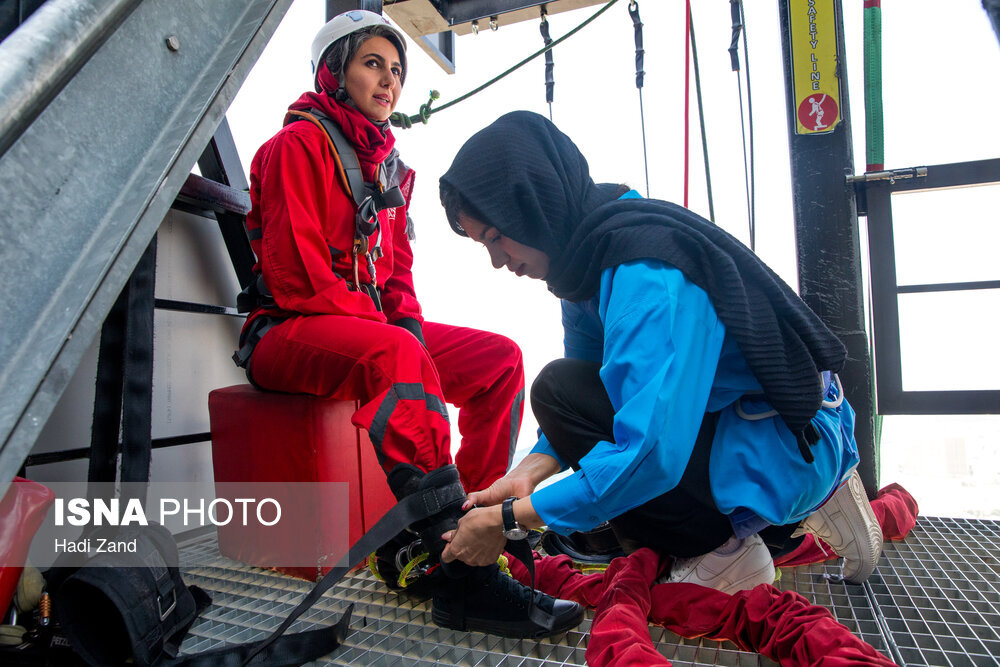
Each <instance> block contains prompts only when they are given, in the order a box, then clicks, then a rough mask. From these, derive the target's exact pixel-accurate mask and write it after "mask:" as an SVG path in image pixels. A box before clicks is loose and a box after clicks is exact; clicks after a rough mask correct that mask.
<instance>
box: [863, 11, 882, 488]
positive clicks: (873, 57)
mask: <svg viewBox="0 0 1000 667" xmlns="http://www.w3.org/2000/svg"><path fill="white" fill-rule="evenodd" d="M864 6H865V9H864V12H865V13H864V33H865V144H866V150H865V157H866V162H867V166H866V171H882V170H883V169H884V168H885V135H884V132H883V130H884V127H883V109H882V2H881V0H865V5H864ZM870 330H871V318H870V317H869V331H870ZM870 345H871V343H869V346H870ZM869 359H871V360H872V362H871V363H872V365H873V366H874V363H875V362H874V359H875V354H874V351H873V350H872V349H869ZM871 378H872V395H873V396H875V395H877V391H876V387H875V369H874V367H873V368H872V372H871ZM872 417H873V424H872V427H873V430H874V432H873V439H874V441H875V452H876V456H875V465H876V466H878V454H877V452H878V450H879V443H880V442H881V441H882V415H880V414H878V413H875V414H874V415H872ZM875 475H876V479H878V475H879V470H878V469H877V468H876V471H875Z"/></svg>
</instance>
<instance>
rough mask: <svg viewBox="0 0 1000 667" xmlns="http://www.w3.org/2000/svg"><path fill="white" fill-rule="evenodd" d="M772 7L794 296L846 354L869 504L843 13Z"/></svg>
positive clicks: (868, 385)
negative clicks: (780, 64) (781, 74)
mask: <svg viewBox="0 0 1000 667" xmlns="http://www.w3.org/2000/svg"><path fill="white" fill-rule="evenodd" d="M778 8H779V14H780V21H781V35H782V54H783V61H784V65H785V98H786V105H787V111H788V132H789V149H790V153H791V170H792V199H793V209H794V215H795V237H796V238H795V242H796V254H797V257H798V266H799V293H800V295H801V296H802V299H803V300H804V301H805V302H806V303H807V304H808V305H809V307H810V308H812V309H813V310H814V311H815V312H816V313H817V314H818V315H819V316H820V318H822V320H823V321H824V322H825V323H826V324H827V326H829V327H830V328H831V329H832V330H833V331H834V333H836V334H837V335H838V336H840V339H841V340H842V341H843V342H844V344H845V345H846V346H847V351H848V360H847V365H846V367H845V368H844V370H843V372H842V373H841V381H842V382H843V385H844V393H845V395H846V396H847V398H848V400H849V401H850V403H851V405H852V406H853V407H854V410H855V412H856V413H857V420H856V422H855V437H856V438H857V441H858V449H859V450H860V453H861V464H860V466H859V468H858V471H859V473H860V474H861V479H862V480H863V481H864V484H865V489H866V491H867V492H868V495H869V496H870V497H873V496H874V493H875V491H876V490H877V487H878V452H877V451H876V444H875V438H874V421H873V414H874V401H873V398H872V373H871V361H870V357H869V347H868V337H867V335H866V333H865V312H864V294H863V287H862V282H861V242H860V233H859V230H858V214H857V208H856V205H855V200H854V192H853V189H852V188H851V187H850V186H849V184H848V182H847V179H846V177H847V175H849V174H853V173H854V155H853V150H852V144H851V123H850V113H849V107H850V105H849V98H848V88H847V71H846V69H845V68H844V67H843V66H842V64H843V63H844V62H846V58H845V57H844V52H845V48H844V30H843V25H844V22H843V13H842V12H843V10H842V6H841V1H840V0H815V1H813V0H810V1H809V2H805V1H799V0H779V2H778ZM824 61H825V64H824ZM796 67H797V68H798V79H796Z"/></svg>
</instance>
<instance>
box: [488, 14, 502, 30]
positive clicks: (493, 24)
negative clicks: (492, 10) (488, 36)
mask: <svg viewBox="0 0 1000 667" xmlns="http://www.w3.org/2000/svg"><path fill="white" fill-rule="evenodd" d="M499 29H500V22H499V20H498V19H497V17H496V16H491V17H490V30H492V31H493V32H496V31H497V30H499Z"/></svg>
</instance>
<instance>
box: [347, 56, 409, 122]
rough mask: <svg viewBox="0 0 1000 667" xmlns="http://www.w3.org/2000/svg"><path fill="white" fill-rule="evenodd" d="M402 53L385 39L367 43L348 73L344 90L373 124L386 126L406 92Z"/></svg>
mask: <svg viewBox="0 0 1000 667" xmlns="http://www.w3.org/2000/svg"><path fill="white" fill-rule="evenodd" d="M402 75H403V66H402V65H401V64H400V62H399V52H398V51H397V50H396V47H395V46H393V44H392V42H390V41H389V40H387V39H386V38H385V37H372V38H370V39H368V40H366V41H365V42H364V43H363V44H362V45H361V48H360V49H358V52H357V53H355V54H354V57H353V58H351V61H350V62H349V63H347V67H346V68H345V71H344V89H345V90H346V91H347V94H348V95H350V97H351V100H352V101H353V102H354V104H355V105H356V106H357V107H358V110H359V111H361V113H363V114H364V115H365V117H366V118H368V119H369V120H373V121H377V122H385V121H386V120H387V119H388V118H389V114H391V113H392V110H393V109H395V108H396V102H398V101H399V94H400V93H401V92H402V90H403V84H402V82H401V81H400V79H401V77H402Z"/></svg>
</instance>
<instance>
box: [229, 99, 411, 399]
mask: <svg viewBox="0 0 1000 667" xmlns="http://www.w3.org/2000/svg"><path fill="white" fill-rule="evenodd" d="M289 114H291V115H293V116H297V118H295V121H303V120H304V121H309V122H311V123H313V124H314V125H316V126H318V127H320V128H321V129H322V130H323V132H324V133H325V134H326V136H327V139H328V140H329V141H328V145H329V146H330V150H332V151H333V154H334V158H335V161H336V162H337V165H338V168H339V170H342V174H341V178H339V179H338V180H341V182H342V184H343V186H344V188H345V189H346V190H347V193H348V194H349V195H351V198H352V199H353V200H354V205H355V209H356V212H355V214H354V244H353V246H352V248H351V264H352V266H353V273H354V280H353V281H351V280H347V286H348V288H349V289H351V290H354V291H361V292H364V293H365V294H367V295H368V297H369V298H370V299H371V300H372V303H373V304H375V308H376V309H377V310H379V311H381V310H382V298H381V295H380V294H379V290H378V285H377V283H376V279H375V261H376V260H378V259H379V258H380V257H381V256H382V229H381V226H380V225H379V220H378V214H379V213H381V212H382V211H385V210H386V209H390V208H397V207H399V206H403V205H405V204H406V199H405V198H404V197H403V193H402V191H401V190H400V189H399V186H398V185H393V186H392V187H387V183H386V178H385V173H386V165H385V163H382V164H380V165H379V168H378V170H377V179H378V180H377V181H376V182H371V181H366V180H365V178H364V174H363V173H362V171H361V163H360V161H359V160H358V154H357V152H356V151H355V150H354V147H353V146H352V145H351V143H350V141H348V139H347V137H346V136H345V135H344V132H343V131H342V130H341V129H340V127H339V126H338V125H337V124H336V123H334V122H333V120H331V119H330V117H329V116H327V115H326V114H324V113H323V112H322V111H320V110H319V109H314V108H313V109H309V111H290V112H289ZM373 234H375V235H376V237H375V243H374V244H371V243H370V242H369V238H370V237H371V236H372V235H373ZM262 236H263V232H262V230H261V229H256V230H253V232H250V231H247V237H248V238H249V239H250V240H259V239H260V238H262ZM337 254H339V253H338V252H337V251H336V250H335V249H334V248H330V255H331V257H333V258H334V261H335V257H336V255H337ZM362 257H363V258H364V259H365V260H366V262H367V265H368V277H369V279H370V280H369V282H367V283H363V282H361V280H360V272H359V270H358V266H359V262H360V259H361V258H362ZM330 268H331V270H332V268H333V266H332V265H331V267H330ZM257 308H275V303H274V297H273V296H272V295H271V292H270V291H269V290H268V289H267V285H266V284H265V283H264V277H263V276H262V275H260V274H258V275H257V278H256V279H255V280H253V281H251V282H250V284H249V285H247V286H246V287H245V288H244V289H243V291H242V292H240V293H239V295H238V296H237V297H236V309H237V311H239V312H240V313H249V312H251V311H253V310H256V309H257ZM285 319H287V318H286V317H281V316H273V315H267V314H262V315H259V316H258V317H257V318H256V319H254V321H253V323H252V324H251V325H250V326H249V327H248V328H247V329H246V330H245V331H244V332H243V333H242V334H241V335H240V348H239V349H238V350H237V351H236V352H235V353H233V361H234V362H235V363H236V365H237V366H239V367H240V368H244V369H247V377H248V379H250V382H251V383H253V378H250V376H249V364H250V357H251V355H252V354H253V351H254V348H256V347H257V344H258V343H259V342H260V340H261V338H263V337H264V334H266V333H267V332H268V331H269V330H270V329H271V328H272V327H274V326H275V325H277V324H280V323H281V322H283V321H285Z"/></svg>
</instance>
